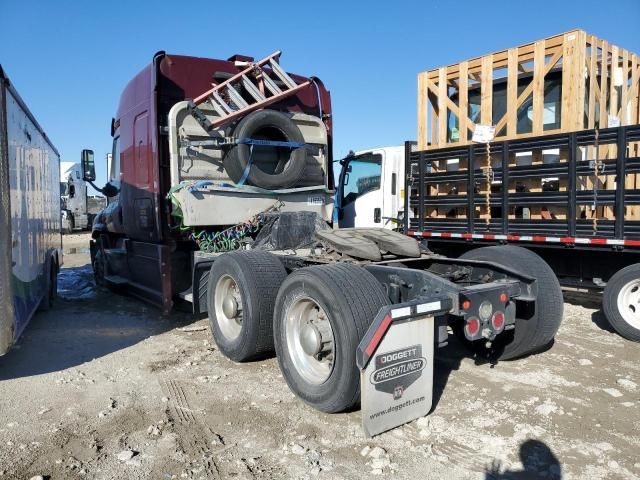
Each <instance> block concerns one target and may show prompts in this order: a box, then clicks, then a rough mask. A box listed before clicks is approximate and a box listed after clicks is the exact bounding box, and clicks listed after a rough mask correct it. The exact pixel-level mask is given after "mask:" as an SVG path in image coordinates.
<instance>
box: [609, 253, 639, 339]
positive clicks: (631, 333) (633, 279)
mask: <svg viewBox="0 0 640 480" xmlns="http://www.w3.org/2000/svg"><path fill="white" fill-rule="evenodd" d="M639 284H640V263H634V264H633V265H629V266H628V267H625V268H623V269H622V270H618V271H617V272H616V273H615V274H614V275H613V276H612V277H611V278H610V279H609V281H608V282H607V286H606V287H605V288H604V292H603V294H602V309H603V311H604V315H605V317H607V320H608V321H609V323H610V324H611V326H612V327H613V328H614V329H615V331H616V332H618V333H619V334H620V335H622V336H623V337H624V338H627V339H629V340H633V341H635V342H640V320H635V319H632V318H629V314H628V313H626V312H624V314H625V315H626V316H627V317H628V318H627V319H625V317H624V316H623V312H621V311H620V308H619V307H618V297H619V296H621V295H624V290H627V289H629V290H630V291H632V292H633V293H635V292H637V291H638V289H639V288H640V286H639ZM621 300H624V299H623V298H621ZM634 300H635V299H634ZM629 308H630V309H634V312H633V313H635V309H636V308H637V309H640V304H637V302H634V304H633V305H630V306H629ZM630 313H631V312H630ZM631 322H634V323H636V324H634V323H631Z"/></svg>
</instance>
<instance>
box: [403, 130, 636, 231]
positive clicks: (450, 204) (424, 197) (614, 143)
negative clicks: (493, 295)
mask: <svg viewBox="0 0 640 480" xmlns="http://www.w3.org/2000/svg"><path fill="white" fill-rule="evenodd" d="M489 155H490V157H489V159H490V162H489V163H490V171H489V175H487V174H486V173H487V170H486V158H487V150H486V146H485V145H484V144H468V145H466V146H455V147H447V148H440V149H426V150H422V151H412V150H411V146H410V145H409V144H408V145H407V148H406V169H407V172H408V175H407V184H406V185H405V191H406V192H408V195H407V197H406V203H405V209H406V210H405V211H407V212H408V215H406V218H408V223H407V226H406V227H407V229H408V230H414V231H428V232H454V233H455V232H464V233H474V232H483V233H484V232H489V233H495V234H510V233H517V234H519V235H552V234H554V235H559V236H576V235H578V236H594V235H598V236H601V237H604V238H620V239H622V238H628V237H630V238H640V125H633V126H627V127H618V128H607V129H591V130H584V131H580V132H570V133H559V134H554V135H544V136H539V137H531V138H524V139H514V140H503V141H495V142H493V143H491V144H489ZM618 179H620V181H618ZM487 194H488V195H487Z"/></svg>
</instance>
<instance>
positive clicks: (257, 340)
mask: <svg viewBox="0 0 640 480" xmlns="http://www.w3.org/2000/svg"><path fill="white" fill-rule="evenodd" d="M227 277H228V278H231V279H232V280H233V282H234V283H235V285H236V286H237V289H238V293H239V295H238V296H239V299H240V302H237V301H235V303H234V305H235V307H236V312H237V311H238V308H237V307H240V310H241V312H242V323H241V324H240V327H239V333H238V335H237V336H234V337H232V336H230V335H228V334H227V333H225V332H228V327H227V325H228V322H229V320H228V319H227V317H225V316H223V314H222V312H220V318H218V317H219V315H218V314H217V311H216V307H215V303H216V300H215V294H216V288H217V287H218V284H219V282H220V281H221V280H222V279H226V278H227ZM286 277H287V272H286V270H285V269H284V266H283V265H282V262H280V260H278V258H277V257H276V256H275V255H272V254H270V253H268V252H262V251H240V252H231V253H225V254H223V255H220V257H218V258H217V259H216V260H215V262H213V265H211V270H210V273H209V280H208V287H207V309H208V312H209V325H210V327H211V333H212V334H213V338H214V339H215V341H216V344H217V345H218V348H219V349H220V351H221V352H222V353H223V354H224V355H225V356H226V357H228V358H230V359H231V360H233V361H235V362H246V361H248V360H252V359H255V358H259V357H265V356H267V355H269V354H272V353H273V351H274V348H273V307H274V303H275V300H276V295H277V294H278V289H279V288H280V285H281V284H282V282H283V281H284V279H285V278H286ZM229 318H233V317H231V316H230V317H229ZM225 322H227V323H225Z"/></svg>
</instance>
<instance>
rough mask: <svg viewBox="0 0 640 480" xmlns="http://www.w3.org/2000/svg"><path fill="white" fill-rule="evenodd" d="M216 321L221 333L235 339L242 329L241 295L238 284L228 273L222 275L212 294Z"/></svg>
mask: <svg viewBox="0 0 640 480" xmlns="http://www.w3.org/2000/svg"><path fill="white" fill-rule="evenodd" d="M214 305H215V311H216V321H217V322H218V327H220V331H221V332H222V335H223V336H224V337H225V338H226V339H228V340H235V339H236V338H238V337H239V336H240V332H241V331H242V296H241V295H240V289H239V288H238V284H237V283H236V281H235V280H234V279H233V278H232V277H231V276H230V275H222V276H221V277H220V278H219V279H218V283H216V289H215V294H214Z"/></svg>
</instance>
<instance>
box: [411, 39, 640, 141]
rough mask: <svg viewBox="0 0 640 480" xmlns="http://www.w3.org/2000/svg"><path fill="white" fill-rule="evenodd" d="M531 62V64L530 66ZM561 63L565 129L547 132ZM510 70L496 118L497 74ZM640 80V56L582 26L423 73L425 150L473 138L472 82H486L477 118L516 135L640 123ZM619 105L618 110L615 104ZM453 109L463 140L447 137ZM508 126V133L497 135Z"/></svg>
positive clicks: (420, 110)
mask: <svg viewBox="0 0 640 480" xmlns="http://www.w3.org/2000/svg"><path fill="white" fill-rule="evenodd" d="M531 63H532V64H533V65H532V67H531V66H529V65H530V64H531ZM523 64H528V65H527V66H523ZM560 68H561V70H562V93H561V102H560V128H557V129H552V130H544V129H543V115H544V87H545V82H544V79H545V77H546V75H547V74H548V73H549V72H551V71H552V70H553V71H557V70H558V69H560ZM505 70H506V83H507V88H506V99H507V100H506V113H505V114H504V116H503V117H502V118H492V113H493V112H492V109H493V85H494V80H495V78H494V72H495V71H499V72H504V71H505ZM522 73H527V74H530V75H532V79H531V82H530V83H529V85H528V86H526V87H525V89H524V90H523V91H522V92H521V93H520V94H518V78H519V75H520V74H522ZM499 78H505V76H504V75H503V76H502V77H499ZM639 79H640V57H639V56H638V55H636V54H635V53H632V52H629V51H628V50H625V49H623V48H620V47H617V46H615V45H610V44H609V43H608V42H607V41H606V40H601V39H598V38H596V37H595V36H594V35H590V34H588V33H586V32H585V31H583V30H572V31H569V32H566V33H562V34H559V35H555V36H553V37H548V38H545V39H542V40H538V41H536V42H533V43H528V44H525V45H521V46H518V47H514V48H510V49H508V50H502V51H499V52H494V53H492V54H489V55H484V56H482V57H477V58H473V59H471V60H467V61H464V62H461V63H458V64H453V65H449V66H446V67H440V68H438V69H434V70H430V71H425V72H421V73H419V74H418V149H419V150H428V149H435V148H442V147H447V146H462V145H468V144H470V143H471V141H470V140H468V139H467V137H468V136H469V134H468V132H473V131H474V130H475V127H476V123H474V122H473V121H472V120H471V119H470V118H469V116H468V115H467V114H468V111H469V102H468V93H469V85H470V83H469V82H470V81H472V82H474V84H476V85H477V84H478V83H479V85H480V98H481V101H480V121H479V122H478V123H479V124H482V125H495V127H496V140H510V139H514V138H524V137H531V136H540V135H550V134H555V133H564V132H572V131H578V130H583V129H587V128H606V127H608V126H609V123H608V120H609V116H610V115H611V116H615V117H617V118H618V119H619V121H620V125H633V124H636V123H640V111H639V107H640V102H639V97H640V82H639ZM614 80H615V81H614ZM617 87H620V88H619V89H618V88H617ZM450 89H453V91H454V92H457V94H458V103H457V104H456V103H455V102H454V101H453V100H452V99H451V97H452V96H453V95H451V94H450V93H449V92H450ZM530 97H531V98H532V105H533V107H532V116H533V118H532V131H531V132H528V133H520V134H519V133H517V112H518V108H519V107H521V106H522V105H523V104H524V103H525V102H526V101H528V99H529V98H530ZM603 99H604V101H602V100H603ZM612 105H613V106H614V108H611V106H612ZM449 112H453V114H455V115H456V116H457V117H458V126H459V128H458V130H459V132H460V136H459V139H458V140H457V141H447V119H448V113H449ZM461 112H464V114H463V115H462V114H461ZM597 117H598V122H597V123H598V124H597V125H596V120H597ZM440 120H441V121H440ZM503 129H504V134H503V135H500V136H497V135H498V134H500V133H501V131H502V130H503Z"/></svg>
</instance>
